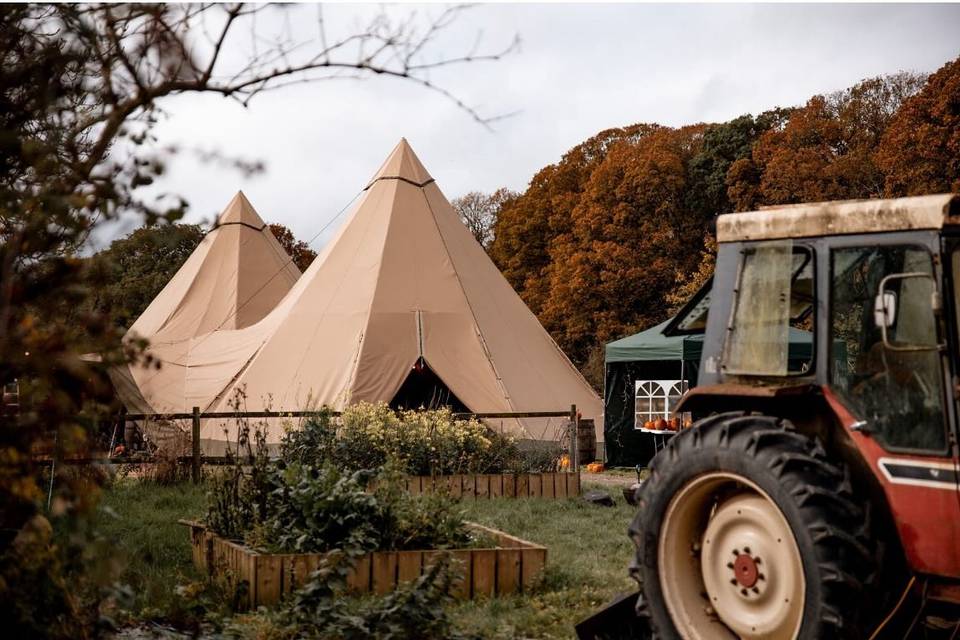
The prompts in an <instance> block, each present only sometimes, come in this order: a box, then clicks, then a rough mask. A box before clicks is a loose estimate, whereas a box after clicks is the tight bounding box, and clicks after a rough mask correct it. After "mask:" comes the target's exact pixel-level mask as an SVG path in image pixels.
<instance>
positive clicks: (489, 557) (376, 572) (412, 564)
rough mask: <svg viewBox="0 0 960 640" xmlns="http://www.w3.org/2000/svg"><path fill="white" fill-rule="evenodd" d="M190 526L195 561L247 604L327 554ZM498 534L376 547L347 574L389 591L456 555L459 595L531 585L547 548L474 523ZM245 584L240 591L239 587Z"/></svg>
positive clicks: (302, 576)
mask: <svg viewBox="0 0 960 640" xmlns="http://www.w3.org/2000/svg"><path fill="white" fill-rule="evenodd" d="M180 523H181V524H184V525H186V526H187V527H189V528H190V542H191V545H192V549H193V563H194V565H195V566H196V567H197V569H199V570H200V571H202V572H204V573H206V574H207V575H208V576H210V577H213V578H220V579H223V580H225V581H226V582H227V585H228V586H229V587H230V589H231V590H232V591H234V593H239V594H241V595H243V599H242V600H241V605H246V606H247V607H249V608H251V609H252V608H256V607H258V606H260V605H264V606H270V605H272V604H275V603H277V602H278V601H280V599H281V598H283V597H284V596H286V595H289V594H291V593H293V592H294V591H296V590H297V589H299V588H301V587H302V586H303V585H304V584H305V583H306V582H307V581H308V580H309V577H310V574H311V573H313V572H314V571H315V570H316V569H317V568H318V567H319V566H320V563H321V561H322V560H323V558H324V554H322V553H284V554H276V553H269V554H268V553H258V552H256V551H254V550H252V549H250V548H249V547H246V546H244V545H242V544H239V543H236V542H231V541H229V540H225V539H223V538H221V537H220V536H218V535H216V534H215V533H213V532H211V531H209V530H208V529H207V528H206V527H205V526H204V525H203V524H200V523H198V522H191V521H188V520H180ZM468 526H470V528H472V529H474V530H476V531H479V532H482V533H484V534H487V535H488V536H490V537H492V538H493V539H494V540H496V546H495V547H494V548H483V549H481V548H477V549H455V550H450V551H432V550H425V551H375V552H372V553H368V554H366V555H363V556H361V557H360V558H358V559H357V561H356V563H355V564H354V566H353V568H352V569H351V570H350V572H349V573H348V574H347V589H348V590H349V591H351V592H353V593H377V594H384V593H387V592H389V591H392V590H393V589H395V588H396V587H397V585H398V584H401V583H404V582H409V581H411V580H416V579H417V578H418V577H420V576H421V575H423V574H424V573H426V572H428V571H429V570H430V568H431V567H432V566H433V565H434V564H435V563H436V562H437V561H438V560H439V559H440V558H441V557H443V556H449V557H450V558H451V560H452V570H453V571H454V572H455V575H456V576H457V577H456V579H455V580H454V585H453V595H454V596H455V597H457V598H460V599H469V598H480V597H492V596H497V595H505V594H510V593H518V592H522V591H526V590H529V589H531V588H532V587H533V586H534V585H535V584H536V583H537V581H538V580H539V579H540V577H541V575H542V573H543V570H544V568H545V567H546V563H547V548H546V547H543V546H540V545H537V544H534V543H532V542H527V541H526V540H521V539H520V538H515V537H513V536H510V535H508V534H506V533H504V532H502V531H497V530H496V529H490V528H488V527H484V526H483V525H479V524H475V523H468ZM238 590H239V591H238Z"/></svg>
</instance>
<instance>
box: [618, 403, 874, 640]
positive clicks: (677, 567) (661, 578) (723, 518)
mask: <svg viewBox="0 0 960 640" xmlns="http://www.w3.org/2000/svg"><path fill="white" fill-rule="evenodd" d="M638 498H639V505H640V511H639V513H638V514H637V516H636V518H635V519H634V521H633V523H632V524H631V526H630V536H631V537H632V539H633V540H634V542H635V544H636V547H637V555H636V560H635V562H634V563H633V564H632V565H631V568H630V570H631V574H632V575H633V576H634V577H635V578H636V579H637V581H638V582H639V583H640V586H641V590H642V593H641V596H640V599H639V601H638V605H637V608H638V613H639V614H640V615H643V616H646V617H648V619H649V622H650V626H651V627H652V629H653V631H654V634H655V637H657V638H661V639H664V640H673V639H674V638H682V639H683V640H720V639H725V638H732V639H735V638H743V639H745V640H755V639H756V640H759V639H761V638H763V639H764V640H826V639H830V638H860V637H862V636H863V635H864V634H863V630H862V629H861V620H860V618H861V612H862V608H863V605H864V602H863V597H864V595H865V592H866V585H865V583H866V582H867V581H868V580H870V579H871V576H874V575H875V568H876V567H875V566H874V564H875V560H874V557H875V556H874V554H873V543H872V542H871V540H870V538H869V535H868V534H867V533H866V527H867V523H866V520H867V519H866V517H865V513H864V509H863V506H862V504H860V505H858V503H857V500H856V498H855V497H854V495H853V493H852V491H851V486H850V482H849V479H848V476H847V474H846V473H845V472H844V470H843V469H842V468H841V466H840V465H839V463H838V462H836V461H832V460H829V459H828V458H827V455H826V453H825V452H824V450H823V448H822V447H821V446H820V444H819V443H818V442H816V441H814V440H811V439H810V438H807V437H806V436H804V435H801V434H799V433H797V432H795V431H794V430H793V429H792V427H791V425H790V424H789V423H787V422H785V421H783V420H778V419H776V418H772V417H769V416H761V415H745V414H742V413H727V414H721V415H715V416H711V417H709V418H706V419H705V420H702V421H700V422H699V423H698V424H696V425H694V427H693V428H691V429H689V430H686V431H683V432H681V433H679V434H677V435H676V436H675V437H674V438H673V440H672V441H671V442H670V444H669V445H668V446H667V448H666V449H664V450H663V451H662V452H661V453H660V454H659V455H658V456H657V457H656V458H655V459H654V461H653V464H652V466H651V475H650V477H649V478H648V479H647V481H646V482H644V484H643V486H642V488H641V489H640V490H639V496H638ZM861 502H862V501H861Z"/></svg>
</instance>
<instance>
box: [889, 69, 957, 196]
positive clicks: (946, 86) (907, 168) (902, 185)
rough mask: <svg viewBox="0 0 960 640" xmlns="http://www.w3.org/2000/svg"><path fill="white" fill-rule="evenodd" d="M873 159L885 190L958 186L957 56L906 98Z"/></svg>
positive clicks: (935, 190)
mask: <svg viewBox="0 0 960 640" xmlns="http://www.w3.org/2000/svg"><path fill="white" fill-rule="evenodd" d="M876 161H877V165H878V166H879V167H880V168H881V169H882V170H883V172H884V173H885V174H886V182H885V191H886V194H887V195H889V196H907V195H920V194H925V193H942V192H946V191H960V58H958V59H956V60H954V61H953V62H950V63H948V64H946V65H944V66H943V67H942V68H941V69H940V70H939V71H937V72H936V73H935V74H934V75H932V76H930V80H929V81H928V82H927V85H926V86H925V87H924V88H923V90H922V91H921V92H920V93H918V94H917V95H915V96H913V97H912V98H910V99H909V100H907V101H906V102H905V103H904V105H903V108H902V109H901V110H900V111H899V112H898V113H897V115H896V116H895V117H894V118H893V120H892V122H891V123H890V126H889V128H888V129H887V130H886V132H885V133H884V135H883V139H882V142H881V144H880V148H879V149H878V150H877V155H876Z"/></svg>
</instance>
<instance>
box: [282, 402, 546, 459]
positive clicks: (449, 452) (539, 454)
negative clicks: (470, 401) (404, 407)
mask: <svg viewBox="0 0 960 640" xmlns="http://www.w3.org/2000/svg"><path fill="white" fill-rule="evenodd" d="M281 456H282V457H283V459H284V460H297V461H300V462H303V463H308V464H312V465H315V466H316V465H319V464H321V463H322V462H325V461H329V462H332V463H333V464H334V465H336V466H337V467H340V468H342V469H348V470H351V471H357V470H361V469H377V468H380V467H383V466H384V465H385V464H387V463H388V462H391V461H393V462H395V463H397V464H398V465H399V469H400V470H401V471H403V472H404V473H407V474H410V475H422V476H432V475H451V474H459V473H522V472H528V471H553V470H556V468H557V460H558V459H559V457H560V449H559V447H558V446H557V445H556V444H555V443H538V446H537V447H536V448H535V449H533V450H528V449H525V448H521V447H520V446H519V442H518V441H517V439H516V438H513V437H511V436H507V435H502V434H498V433H495V432H494V431H492V430H491V429H489V428H488V427H487V426H486V425H484V424H483V423H482V422H479V421H478V420H476V419H473V418H471V419H466V420H464V419H458V418H455V417H454V415H453V414H452V413H451V412H450V410H449V409H440V410H431V411H400V412H395V411H393V410H392V409H390V407H388V406H387V405H386V404H384V403H380V404H368V403H359V404H356V405H352V406H350V407H348V408H347V409H345V410H344V412H343V414H342V416H341V417H340V418H339V420H338V419H336V418H334V417H333V416H332V415H331V414H330V413H329V412H321V413H319V414H318V415H317V416H314V417H311V418H308V419H306V420H304V421H303V423H302V425H301V426H300V428H298V429H292V430H290V432H289V433H288V434H287V437H286V438H285V440H284V445H283V447H282V448H281Z"/></svg>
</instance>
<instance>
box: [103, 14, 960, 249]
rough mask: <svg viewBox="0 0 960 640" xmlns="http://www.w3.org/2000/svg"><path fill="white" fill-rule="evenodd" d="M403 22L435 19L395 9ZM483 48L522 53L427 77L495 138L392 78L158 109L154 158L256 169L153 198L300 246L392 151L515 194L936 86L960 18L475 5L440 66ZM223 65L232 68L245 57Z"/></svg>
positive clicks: (183, 183) (176, 173) (302, 17)
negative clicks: (930, 77)
mask: <svg viewBox="0 0 960 640" xmlns="http://www.w3.org/2000/svg"><path fill="white" fill-rule="evenodd" d="M414 9H416V10H417V11H419V12H420V13H421V15H424V14H436V13H437V12H439V11H441V9H442V7H438V6H429V7H403V8H400V9H399V11H400V12H401V13H402V12H405V11H411V10H414ZM372 10H373V9H372V8H371V7H369V6H367V7H357V6H351V5H335V6H330V7H326V8H325V9H324V15H325V18H326V20H327V22H328V24H333V25H339V27H332V28H339V29H346V28H347V27H348V26H349V25H351V24H354V23H355V21H357V20H361V19H362V16H363V15H367V14H369V13H370V12H371V11H372ZM316 12H317V9H316V7H309V6H298V7H294V8H291V9H289V15H288V16H287V17H285V18H284V17H281V16H280V15H276V16H274V17H272V18H271V19H272V20H274V22H275V24H273V25H271V23H270V22H269V20H262V21H261V22H260V23H259V25H258V27H259V28H261V29H267V30H268V29H269V28H270V27H271V26H276V25H279V24H281V23H282V24H284V25H289V24H293V25H294V29H297V28H300V27H304V25H315V22H316ZM304 28H305V27H304ZM478 32H482V34H483V43H484V45H483V46H485V47H486V48H488V49H489V50H494V49H497V48H498V47H500V46H503V45H505V44H508V43H509V42H510V41H511V39H512V38H513V36H514V35H515V34H516V35H519V37H520V39H521V45H520V49H519V51H517V52H515V53H513V54H511V55H509V56H508V57H506V58H504V59H503V60H501V61H498V62H493V63H475V64H472V65H468V66H465V67H460V68H457V69H449V70H445V71H443V72H436V73H434V74H433V75H432V79H433V80H435V81H437V82H438V83H439V84H441V85H442V86H443V87H444V88H446V89H448V90H449V91H451V92H452V93H454V94H455V95H457V96H458V97H460V98H462V99H463V100H464V101H465V102H467V103H468V104H470V105H471V106H474V107H476V108H477V109H478V110H479V111H480V112H481V113H483V114H484V115H497V114H502V113H508V112H517V113H516V114H515V115H513V116H512V117H510V118H507V119H505V120H503V121H500V122H497V123H496V124H495V125H494V127H493V130H492V131H491V130H488V129H486V128H484V127H482V126H480V125H478V124H477V123H476V122H474V121H473V120H472V119H471V118H470V117H469V115H467V114H466V113H465V112H464V111H462V110H460V109H458V108H457V107H456V106H455V105H454V104H452V103H451V102H450V101H448V100H446V99H445V98H443V97H442V96H440V95H437V94H435V93H430V92H428V91H425V90H424V89H422V88H418V87H415V86H413V85H412V84H409V83H405V82H404V81H401V80H392V79H388V78H374V79H370V80H366V81H363V82H357V81H347V80H342V81H336V82H321V83H318V84H312V85H302V86H297V87H291V88H287V89H283V90H281V91H278V92H276V93H272V94H264V95H262V96H259V97H257V98H256V99H255V100H254V101H253V102H252V104H251V105H250V106H249V107H248V108H246V109H245V108H243V107H241V106H239V105H238V104H237V103H235V102H233V101H230V100H228V99H224V98H218V97H214V96H188V97H180V98H177V99H175V100H169V101H167V102H166V103H164V106H165V109H166V112H167V114H168V117H167V118H166V119H165V120H164V121H163V122H162V123H161V124H160V125H159V126H158V127H157V129H156V133H157V134H158V136H159V137H160V140H161V142H163V143H174V142H176V143H180V144H182V145H184V146H189V147H198V148H202V149H206V150H211V149H216V150H218V151H220V152H221V153H223V154H226V155H229V156H236V157H241V158H246V159H259V160H262V161H263V162H264V163H265V165H266V171H265V172H264V173H262V174H260V175H257V176H253V177H249V178H248V177H244V176H243V175H242V174H240V173H239V172H237V171H236V170H233V169H226V168H223V167H219V166H216V165H215V164H211V163H202V162H199V161H197V160H194V159H192V158H191V157H189V156H186V155H183V154H180V155H178V156H177V157H176V158H175V160H174V161H173V162H172V163H171V166H170V167H169V171H168V173H167V175H166V176H165V177H164V178H163V180H162V181H161V183H160V184H159V185H158V189H159V190H162V191H167V192H173V193H177V194H180V195H182V196H184V197H185V198H186V199H187V200H188V201H189V203H190V214H189V216H188V218H187V219H188V221H191V222H200V221H209V220H211V219H212V217H214V216H215V215H216V214H217V213H218V212H219V210H220V209H221V208H222V207H223V206H224V205H226V203H227V202H228V201H229V200H230V198H231V197H232V195H233V194H234V193H235V192H236V191H237V190H238V189H243V191H244V192H245V193H246V194H247V196H248V197H249V198H250V200H251V202H252V203H253V205H254V206H255V207H256V208H257V210H258V211H259V212H260V214H261V216H262V217H263V218H264V219H265V220H267V221H268V222H280V223H283V224H285V225H287V226H289V227H290V228H291V229H292V230H293V231H294V233H295V234H296V235H297V236H298V237H300V238H301V239H309V238H311V237H313V236H314V235H315V234H317V232H319V231H320V230H321V228H323V226H324V225H325V224H326V223H328V222H329V221H330V219H331V218H332V217H333V216H334V215H335V214H336V213H337V212H338V211H339V210H340V209H341V208H343V207H344V205H346V204H347V203H348V202H349V201H350V200H351V198H353V197H354V196H355V194H356V193H357V192H358V191H359V190H360V189H361V188H362V187H363V186H364V184H365V183H366V181H367V180H368V179H369V178H370V176H371V175H372V173H373V172H374V171H375V170H376V169H377V167H378V166H379V165H380V163H381V162H382V161H383V159H384V157H385V156H386V155H387V153H389V151H390V150H391V149H392V148H393V146H394V145H395V144H396V143H397V141H398V140H399V139H400V138H401V137H406V138H407V139H408V140H409V141H410V143H411V145H412V146H413V148H414V150H415V151H416V152H417V154H418V155H419V156H420V158H421V160H422V161H423V163H424V164H425V166H426V167H427V170H428V171H430V173H431V174H432V175H433V177H434V178H436V180H437V182H438V184H439V185H440V188H441V189H442V190H443V192H444V193H445V194H446V195H447V197H448V198H450V199H453V198H454V197H456V196H459V195H462V194H464V193H466V192H468V191H471V190H480V191H492V190H494V189H496V188H498V187H501V186H506V187H510V188H511V189H516V190H522V189H524V188H525V187H526V185H527V183H528V182H529V180H530V178H531V177H532V176H533V174H534V173H535V172H536V171H537V170H539V169H540V168H541V167H543V166H545V165H547V164H550V163H553V162H556V161H557V160H558V159H559V158H560V156H561V155H562V154H563V153H564V152H565V151H566V150H568V149H569V148H571V147H572V146H574V145H576V144H577V143H579V142H581V141H582V140H584V139H586V138H588V137H590V136H591V135H593V134H595V133H596V132H598V131H600V130H602V129H605V128H609V127H616V126H622V125H627V124H631V123H634V122H658V123H661V124H667V125H683V124H691V123H695V122H702V121H706V122H715V121H724V120H728V119H730V118H733V117H736V116H738V115H740V114H743V113H757V112H760V111H763V110H765V109H769V108H771V107H775V106H788V105H797V104H801V103H803V102H804V101H805V100H806V99H807V98H809V97H810V96H811V95H814V94H816V93H824V92H830V91H834V90H838V89H842V88H845V87H848V86H850V85H852V84H854V83H856V82H857V81H858V80H861V79H863V78H867V77H871V76H876V75H880V74H885V73H892V72H896V71H899V70H912V71H934V70H936V69H937V68H939V67H940V66H941V65H943V64H944V63H945V62H946V61H948V60H950V59H952V58H955V57H956V56H958V55H960V35H958V34H960V5H868V4H855V5H842V6H837V5H822V4H818V5H805V6H795V5H680V6H677V5H669V6H666V5H650V4H647V5H576V4H570V5H482V6H478V7H476V8H474V9H472V10H471V11H470V12H468V13H467V14H465V15H464V16H462V17H461V19H460V20H459V21H458V22H457V23H456V24H455V25H454V26H453V27H452V28H451V29H450V30H448V32H447V33H446V34H445V36H444V37H443V38H441V39H440V41H438V42H437V43H436V48H435V49H434V54H435V55H437V56H440V55H457V54H459V53H462V52H464V51H465V50H466V49H469V45H470V43H472V42H473V41H474V39H475V37H476V35H477V33H478ZM303 33H304V34H306V33H310V32H309V31H303ZM231 55H234V56H239V57H242V55H243V47H242V46H240V45H239V44H237V45H236V47H235V49H234V50H232V51H231ZM343 218H344V216H341V217H340V218H339V219H338V222H339V221H341V220H342V219H343ZM335 228H336V224H334V225H332V226H331V228H330V229H329V230H328V231H327V232H325V233H323V234H321V235H320V237H319V238H317V240H316V241H314V243H313V244H314V247H315V248H318V247H319V246H322V244H323V243H324V242H325V241H326V239H328V238H329V236H330V235H331V234H332V232H333V231H334V229H335ZM116 233H117V231H116V230H114V231H113V233H112V235H115V234H116ZM104 239H107V238H104Z"/></svg>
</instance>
